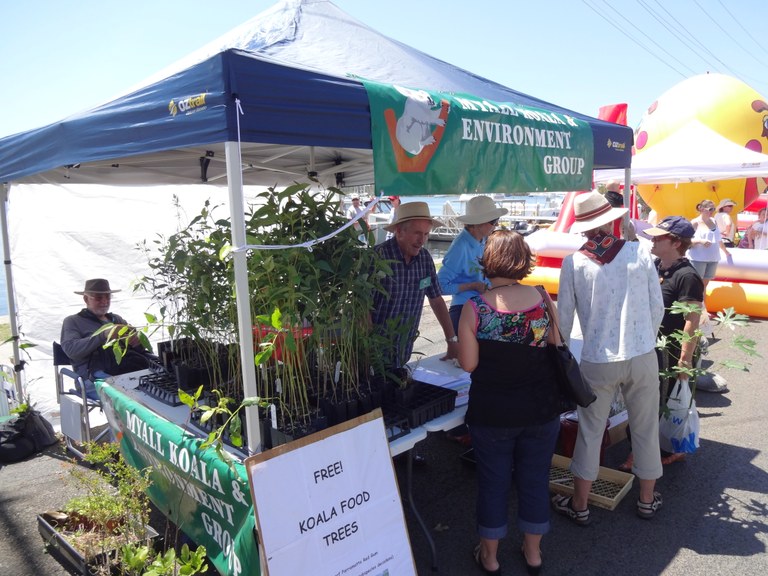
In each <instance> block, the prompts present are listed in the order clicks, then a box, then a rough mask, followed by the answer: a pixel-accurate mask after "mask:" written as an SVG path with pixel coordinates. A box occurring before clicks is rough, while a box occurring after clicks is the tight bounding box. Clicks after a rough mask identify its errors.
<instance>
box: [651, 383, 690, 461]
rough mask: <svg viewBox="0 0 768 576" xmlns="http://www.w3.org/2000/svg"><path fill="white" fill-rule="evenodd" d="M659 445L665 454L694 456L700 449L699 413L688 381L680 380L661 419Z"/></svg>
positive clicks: (674, 387)
mask: <svg viewBox="0 0 768 576" xmlns="http://www.w3.org/2000/svg"><path fill="white" fill-rule="evenodd" d="M659 445H660V446H661V449H662V450H664V451H665V452H672V453H678V452H682V453H685V454H693V453H694V452H696V449H697V448H698V447H699V413H698V412H696V403H695V402H694V401H693V396H692V395H691V388H690V386H689V385H688V381H687V380H678V381H677V382H675V384H674V386H673V387H672V393H671V394H670V395H669V400H667V409H666V410H664V412H663V413H662V415H661V418H660V419H659Z"/></svg>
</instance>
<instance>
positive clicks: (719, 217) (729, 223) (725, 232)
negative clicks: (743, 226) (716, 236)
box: [715, 198, 736, 248]
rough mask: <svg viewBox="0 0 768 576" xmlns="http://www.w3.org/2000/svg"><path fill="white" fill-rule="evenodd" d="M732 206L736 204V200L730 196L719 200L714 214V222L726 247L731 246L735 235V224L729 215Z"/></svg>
mask: <svg viewBox="0 0 768 576" xmlns="http://www.w3.org/2000/svg"><path fill="white" fill-rule="evenodd" d="M734 206H736V202H734V201H733V200H731V199H730V198H725V199H723V200H720V203H719V204H718V205H717V214H715V222H717V227H718V228H719V229H720V235H721V236H722V237H723V244H725V245H726V246H727V247H728V248H733V246H734V238H735V237H736V224H735V223H734V221H733V218H732V217H731V213H732V212H733V207H734Z"/></svg>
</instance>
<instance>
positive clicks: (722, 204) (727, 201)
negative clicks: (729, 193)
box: [717, 198, 736, 212]
mask: <svg viewBox="0 0 768 576" xmlns="http://www.w3.org/2000/svg"><path fill="white" fill-rule="evenodd" d="M726 206H736V202H734V201H733V200H731V199H730V198H723V199H722V200H720V204H718V205H717V211H718V212H719V211H720V208H725V207H726Z"/></svg>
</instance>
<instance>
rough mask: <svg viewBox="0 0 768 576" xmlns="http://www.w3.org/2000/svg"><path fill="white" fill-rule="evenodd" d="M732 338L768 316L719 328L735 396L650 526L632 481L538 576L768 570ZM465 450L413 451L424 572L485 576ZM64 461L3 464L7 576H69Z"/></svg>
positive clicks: (508, 560)
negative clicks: (55, 548) (44, 516)
mask: <svg viewBox="0 0 768 576" xmlns="http://www.w3.org/2000/svg"><path fill="white" fill-rule="evenodd" d="M421 334H422V337H420V339H419V340H418V341H417V343H416V346H415V350H416V352H417V353H423V354H425V355H432V354H435V353H440V352H442V351H443V350H444V343H443V337H442V332H441V331H440V329H439V326H438V325H437V323H436V321H435V320H434V317H433V316H432V315H431V313H430V312H429V309H428V308H427V309H425V316H424V319H423V320H422V325H421ZM734 335H741V336H744V337H747V338H751V339H753V340H755V341H756V342H757V343H758V349H759V350H761V351H766V345H765V343H766V342H768V320H758V321H754V322H752V323H751V324H750V325H749V326H748V327H746V328H743V329H740V330H738V331H737V332H735V333H731V332H730V331H729V330H727V329H724V328H716V329H715V334H714V338H713V339H712V344H711V346H710V352H709V356H708V357H707V362H714V364H713V366H712V369H713V370H715V371H716V372H718V373H719V374H720V375H721V376H723V377H724V378H725V379H726V380H727V382H728V387H729V392H727V393H726V394H712V393H704V392H700V393H698V394H697V397H696V402H697V406H698V410H699V414H700V417H701V447H700V449H699V450H698V451H697V452H696V454H694V455H691V456H688V457H687V459H686V460H685V461H684V462H681V463H676V464H673V465H670V466H666V467H665V469H664V476H663V477H662V478H661V479H660V480H659V482H658V484H657V489H658V490H659V491H660V492H661V493H662V495H663V498H664V506H663V508H662V510H661V511H660V512H659V514H658V515H657V516H656V517H655V518H654V519H652V520H642V519H640V518H638V517H637V516H636V515H635V502H636V500H637V493H638V492H637V491H638V488H637V483H636V482H635V483H634V484H633V486H632V489H631V490H630V491H629V493H628V494H627V496H626V497H625V498H624V499H623V500H622V501H621V502H620V503H619V505H618V506H617V507H616V508H615V509H614V510H612V511H609V510H605V509H601V508H596V507H593V508H592V518H593V521H592V524H591V525H590V526H588V527H584V528H583V527H578V526H575V525H573V524H571V523H570V522H569V521H568V520H567V519H565V518H563V517H560V516H557V515H554V514H553V518H552V531H551V532H550V533H549V534H548V535H547V536H545V538H544V541H543V544H542V551H543V557H544V570H543V572H542V574H545V575H547V576H571V575H594V576H601V575H606V576H614V575H616V574H631V575H633V576H652V575H658V574H664V575H669V576H683V575H685V576H697V575H702V576H703V575H706V576H711V575H713V574H718V575H719V574H737V575H752V574H754V575H758V574H760V575H762V574H768V554H766V547H767V545H768V474H767V471H768V457H767V456H766V452H765V448H766V446H767V445H768V441H766V437H768V434H766V430H764V428H765V422H766V406H768V386H767V385H766V376H765V375H766V374H767V373H768V359H767V358H766V357H763V358H755V359H752V360H750V362H751V367H750V371H749V372H739V371H736V370H733V369H725V368H722V367H720V366H719V365H718V363H719V362H722V361H724V360H744V359H745V358H744V357H743V355H742V354H741V353H740V352H738V351H737V350H735V349H734V348H732V347H731V346H730V345H729V344H730V342H732V340H733V337H734ZM766 356H768V355H766ZM465 450H466V448H464V447H462V446H460V445H459V444H457V443H455V442H453V441H451V440H449V439H448V438H447V437H446V436H445V434H442V433H435V434H430V435H429V437H428V438H427V440H425V441H424V442H422V443H421V444H419V445H418V453H419V454H420V455H422V456H424V457H425V459H426V462H425V464H423V465H420V466H416V467H415V468H414V479H413V495H414V499H415V502H416V504H417V507H418V509H419V511H420V513H421V515H422V517H423V518H424V521H425V523H426V526H427V527H428V528H429V532H430V534H431V536H432V538H433V539H434V542H435V546H436V549H437V556H438V570H437V571H433V570H432V566H431V554H430V550H429V547H428V545H427V541H426V538H425V537H424V535H423V533H422V531H421V529H420V528H419V527H418V525H417V524H416V521H415V519H414V517H413V515H412V513H411V512H410V510H409V509H408V507H407V506H406V507H404V509H405V516H406V520H407V522H408V528H409V533H410V539H411V547H412V550H413V556H414V560H415V562H416V565H417V568H418V573H419V574H420V575H429V574H440V575H443V576H472V575H474V574H478V575H479V574H482V572H481V571H480V570H479V569H478V568H477V567H476V566H475V565H474V562H473V561H472V558H471V551H472V548H473V547H474V545H475V544H476V542H477V537H476V534H475V529H474V522H475V513H474V502H475V492H476V482H475V472H474V469H473V468H472V467H471V466H470V465H467V464H465V463H464V462H463V460H462V459H461V455H462V454H463V453H464V451H465ZM627 451H628V448H627V443H626V441H622V442H620V443H618V444H616V445H614V446H612V447H610V448H609V449H608V450H607V452H606V465H610V466H616V465H618V464H619V463H620V462H622V461H623V460H624V458H625V457H626V455H627ZM66 460H67V458H66V456H65V455H64V454H63V451H62V449H61V447H60V446H54V447H52V448H51V449H49V450H46V451H45V452H44V453H43V454H39V455H36V456H34V457H31V458H29V459H28V460H25V461H24V462H20V463H16V464H9V465H2V466H0V575H1V576H33V575H36V576H58V575H66V574H72V572H68V571H67V570H66V569H65V568H63V567H62V565H61V564H60V563H59V562H58V560H57V559H56V558H55V557H53V556H51V555H49V554H47V553H46V551H45V547H44V544H43V541H42V539H41V537H40V536H39V535H38V533H37V527H36V520H35V517H36V514H38V513H39V512H41V511H44V510H50V509H55V508H57V507H59V506H60V505H62V504H63V503H64V502H65V501H66V500H67V499H68V498H69V497H71V496H72V495H73V494H75V493H77V486H74V485H72V484H71V483H70V482H69V481H68V480H67V477H68V474H67V472H66V466H67V463H66ZM395 468H396V471H397V473H398V475H399V476H400V477H401V479H402V476H403V475H404V472H405V466H404V463H403V462H402V461H397V462H396V464H395ZM515 509H516V501H515V498H514V496H513V498H512V501H511V502H510V509H509V512H510V519H511V529H510V534H509V535H508V536H507V538H506V539H504V540H503V541H502V542H501V545H500V554H499V560H500V563H501V566H502V570H503V574H505V575H510V574H525V567H524V565H523V562H522V559H521V557H520V552H519V548H520V542H521V538H522V536H521V534H519V532H518V531H517V530H516V529H515V527H514V515H515ZM292 576H293V575H292ZM392 576H394V575H392Z"/></svg>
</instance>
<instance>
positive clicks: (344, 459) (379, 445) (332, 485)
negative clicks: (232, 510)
mask: <svg viewBox="0 0 768 576" xmlns="http://www.w3.org/2000/svg"><path fill="white" fill-rule="evenodd" d="M373 414H375V415H376V416H377V417H375V419H373V418H374V416H371V415H368V416H362V417H361V418H359V419H357V420H354V421H351V422H345V423H342V424H339V425H338V426H334V427H333V428H329V429H328V430H324V431H323V432H320V433H317V434H314V435H312V436H309V437H307V438H303V439H301V440H300V441H297V442H293V443H291V444H287V445H285V446H279V447H278V448H275V449H273V450H270V451H267V452H264V453H262V454H259V455H256V456H252V457H250V458H248V459H247V460H246V462H245V465H246V467H247V470H248V478H249V481H250V484H251V493H252V496H253V502H254V507H255V510H256V524H257V527H258V529H259V535H260V541H261V543H262V545H263V550H264V554H265V558H266V565H267V574H269V575H270V576H296V575H297V574H315V575H318V576H394V575H395V574H396V575H398V576H400V575H411V574H412V575H414V576H415V575H416V569H415V566H414V562H413V555H412V553H411V547H410V542H409V540H408V531H407V528H406V524H405V517H404V516H403V509H402V504H401V501H400V494H399V491H398V487H397V480H396V478H395V473H394V470H393V467H392V460H391V457H390V453H389V446H388V443H387V439H386V433H385V429H384V420H383V419H382V418H381V416H380V412H378V414H376V413H373Z"/></svg>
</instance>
